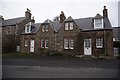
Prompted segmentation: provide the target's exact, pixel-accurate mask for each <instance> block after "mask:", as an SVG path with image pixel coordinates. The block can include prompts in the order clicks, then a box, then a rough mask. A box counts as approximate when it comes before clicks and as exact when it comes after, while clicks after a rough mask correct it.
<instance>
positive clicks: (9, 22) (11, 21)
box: [2, 17, 25, 27]
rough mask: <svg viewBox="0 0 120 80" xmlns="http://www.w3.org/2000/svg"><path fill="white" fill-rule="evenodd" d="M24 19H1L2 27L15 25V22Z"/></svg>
mask: <svg viewBox="0 0 120 80" xmlns="http://www.w3.org/2000/svg"><path fill="white" fill-rule="evenodd" d="M24 19H25V17H19V18H13V19H7V20H2V26H3V27H4V26H10V25H15V24H16V23H20V22H21V21H23V20H24Z"/></svg>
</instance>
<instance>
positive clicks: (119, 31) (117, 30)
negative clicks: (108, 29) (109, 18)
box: [113, 27, 120, 38]
mask: <svg viewBox="0 0 120 80" xmlns="http://www.w3.org/2000/svg"><path fill="white" fill-rule="evenodd" d="M113 37H114V38H120V27H113Z"/></svg>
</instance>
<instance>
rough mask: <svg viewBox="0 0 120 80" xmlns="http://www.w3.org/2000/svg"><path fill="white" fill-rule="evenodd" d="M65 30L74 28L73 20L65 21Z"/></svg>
mask: <svg viewBox="0 0 120 80" xmlns="http://www.w3.org/2000/svg"><path fill="white" fill-rule="evenodd" d="M65 30H73V22H65Z"/></svg>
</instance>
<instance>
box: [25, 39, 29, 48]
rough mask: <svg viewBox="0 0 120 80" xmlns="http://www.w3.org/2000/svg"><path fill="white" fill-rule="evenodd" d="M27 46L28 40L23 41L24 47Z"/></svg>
mask: <svg viewBox="0 0 120 80" xmlns="http://www.w3.org/2000/svg"><path fill="white" fill-rule="evenodd" d="M27 46H28V40H26V39H25V47H27Z"/></svg>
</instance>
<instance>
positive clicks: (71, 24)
mask: <svg viewBox="0 0 120 80" xmlns="http://www.w3.org/2000/svg"><path fill="white" fill-rule="evenodd" d="M70 30H73V22H70Z"/></svg>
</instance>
